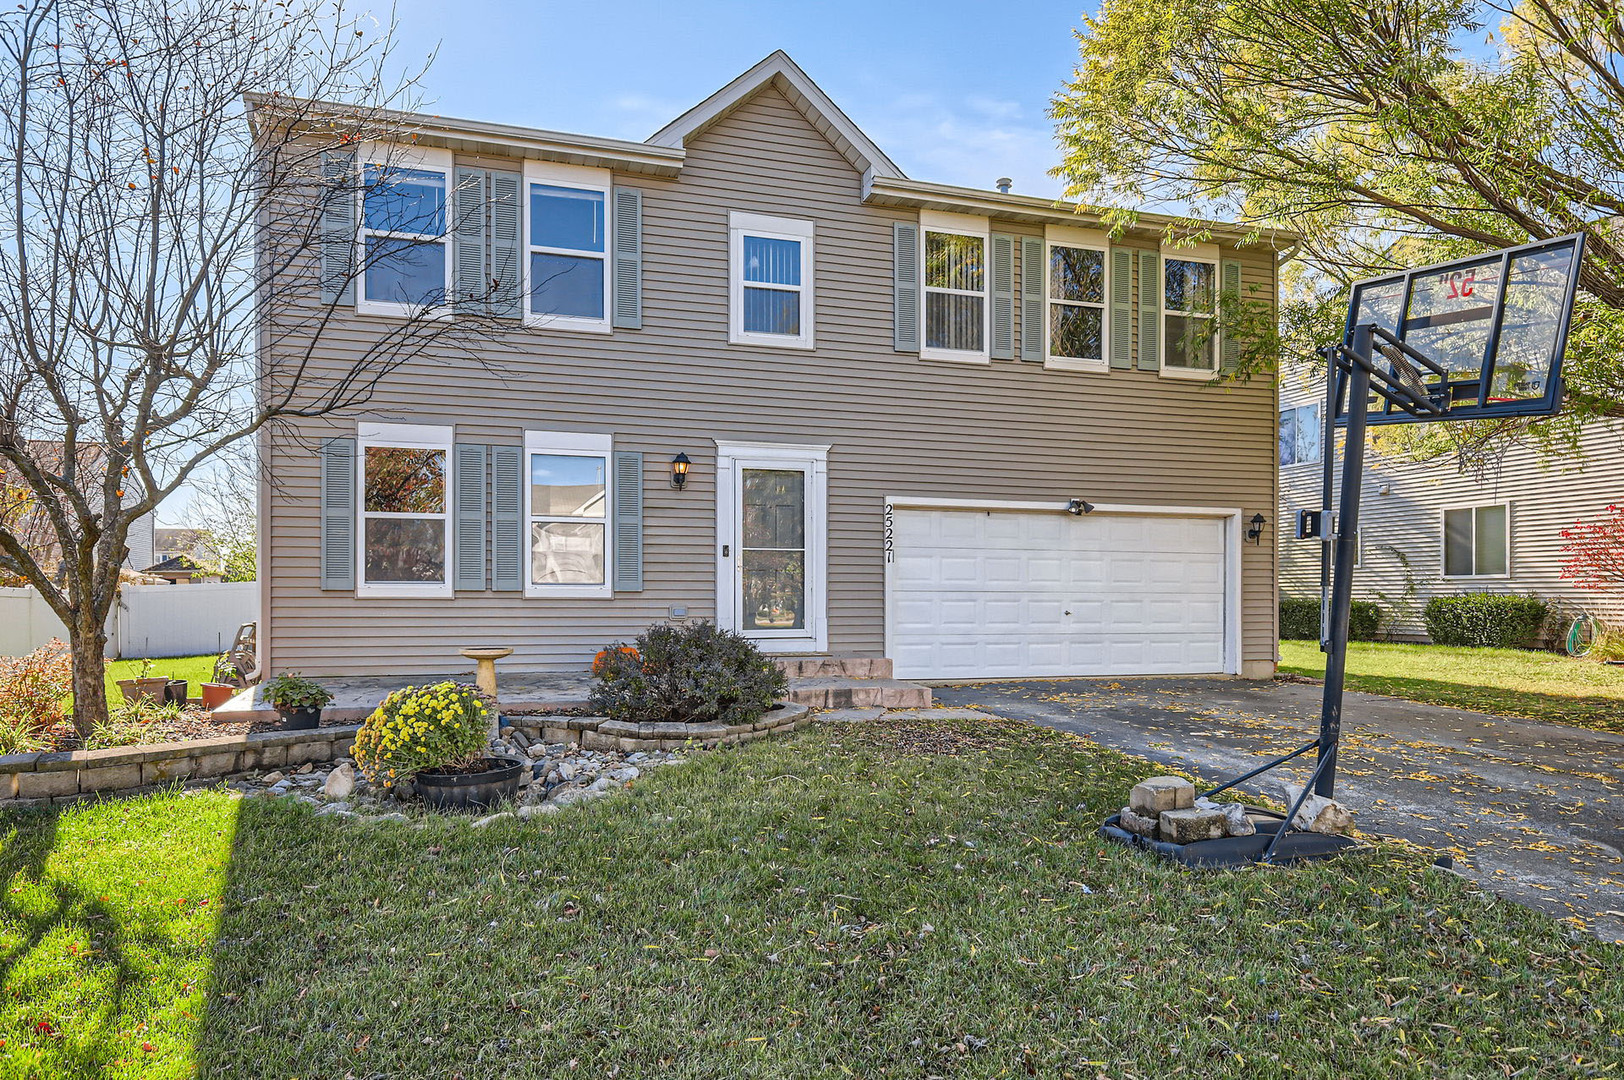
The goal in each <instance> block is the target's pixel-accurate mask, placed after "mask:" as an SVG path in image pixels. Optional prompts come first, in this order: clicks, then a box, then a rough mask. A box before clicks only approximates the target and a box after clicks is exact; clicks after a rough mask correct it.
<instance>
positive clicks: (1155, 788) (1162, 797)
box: [1128, 776, 1195, 817]
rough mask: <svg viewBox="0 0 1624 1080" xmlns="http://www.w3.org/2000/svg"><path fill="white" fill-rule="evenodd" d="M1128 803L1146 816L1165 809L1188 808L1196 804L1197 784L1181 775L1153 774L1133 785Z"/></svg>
mask: <svg viewBox="0 0 1624 1080" xmlns="http://www.w3.org/2000/svg"><path fill="white" fill-rule="evenodd" d="M1128 805H1129V806H1131V807H1133V809H1134V812H1135V813H1139V814H1143V815H1144V816H1146V817H1155V816H1156V815H1157V814H1160V813H1162V812H1163V811H1164V810H1186V809H1189V808H1190V807H1192V806H1194V805H1195V785H1194V784H1192V783H1190V782H1189V781H1188V780H1186V779H1184V778H1183V777H1180V776H1152V777H1150V778H1149V779H1148V780H1141V781H1140V782H1139V783H1137V784H1135V785H1134V786H1133V790H1132V791H1130V792H1129V793H1128Z"/></svg>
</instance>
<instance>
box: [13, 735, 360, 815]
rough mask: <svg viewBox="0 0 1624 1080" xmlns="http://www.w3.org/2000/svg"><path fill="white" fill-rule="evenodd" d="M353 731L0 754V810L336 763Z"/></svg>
mask: <svg viewBox="0 0 1624 1080" xmlns="http://www.w3.org/2000/svg"><path fill="white" fill-rule="evenodd" d="M359 730H360V727H359V725H346V726H343V727H325V728H314V729H310V730H305V731H257V732H251V733H249V734H247V735H227V736H222V737H221V738H217V739H192V740H190V741H187V742H168V743H152V744H150V745H147V746H115V747H111V748H109V749H106V750H73V751H44V752H38V753H30V754H5V755H0V808H8V807H16V806H34V805H40V804H43V803H46V802H50V803H69V802H76V801H78V800H79V799H84V798H89V797H90V796H93V795H96V794H99V793H101V792H108V791H130V790H131V789H142V788H152V789H156V788H159V787H163V786H165V785H169V784H174V783H177V782H179V783H186V784H190V785H195V784H197V783H200V782H203V781H207V780H212V779H214V778H216V777H221V776H227V775H229V774H231V773H238V772H252V771H254V770H256V769H280V768H285V767H289V766H292V767H295V768H296V767H298V766H300V765H303V764H305V763H307V762H309V763H312V764H315V763H319V762H324V761H332V760H334V759H335V758H341V757H344V756H345V755H347V754H348V753H349V752H350V748H351V747H352V746H354V744H355V733H356V732H357V731H359Z"/></svg>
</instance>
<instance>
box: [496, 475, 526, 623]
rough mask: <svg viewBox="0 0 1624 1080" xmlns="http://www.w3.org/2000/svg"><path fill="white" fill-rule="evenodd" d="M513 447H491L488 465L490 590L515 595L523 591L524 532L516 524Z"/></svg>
mask: <svg viewBox="0 0 1624 1080" xmlns="http://www.w3.org/2000/svg"><path fill="white" fill-rule="evenodd" d="M523 455H524V452H523V450H522V449H521V448H520V447H517V446H493V447H491V448H490V462H491V589H492V590H493V591H495V592H519V591H521V590H522V589H523V588H524V542H523V541H524V530H523V528H522V527H521V526H522V524H523V523H522V522H521V521H520V520H519V518H520V513H521V510H522V508H523V503H522V502H520V499H519V495H520V489H519V478H520V476H521V469H520V461H521V459H522V458H523Z"/></svg>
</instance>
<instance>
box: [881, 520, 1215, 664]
mask: <svg viewBox="0 0 1624 1080" xmlns="http://www.w3.org/2000/svg"><path fill="white" fill-rule="evenodd" d="M893 536H894V538H895V551H894V556H893V558H894V562H893V563H892V566H891V572H890V575H889V578H888V582H889V589H890V593H891V595H890V597H889V604H888V609H887V610H888V617H889V618H890V620H891V627H890V629H891V639H892V641H891V655H892V659H893V660H894V661H895V664H896V671H897V673H898V675H899V676H901V677H904V678H909V677H911V678H976V677H989V678H995V677H1023V676H1042V675H1127V674H1181V673H1203V672H1217V671H1222V670H1223V668H1224V663H1225V656H1226V652H1227V650H1226V648H1225V644H1226V643H1225V613H1226V610H1227V609H1226V599H1225V592H1226V581H1225V577H1226V574H1227V573H1228V565H1227V560H1226V558H1225V554H1224V545H1225V536H1226V533H1225V529H1224V525H1223V522H1222V521H1221V520H1219V519H1215V518H1177V517H1161V516H1151V515H1141V516H1133V515H1114V514H1095V515H1085V516H1083V517H1072V516H1068V515H1063V514H1055V513H1047V514H1034V513H992V514H988V513H985V512H977V511H947V510H943V511H923V510H902V511H898V512H897V513H896V515H895V520H894V524H893Z"/></svg>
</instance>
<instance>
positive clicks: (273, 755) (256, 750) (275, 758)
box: [241, 746, 288, 772]
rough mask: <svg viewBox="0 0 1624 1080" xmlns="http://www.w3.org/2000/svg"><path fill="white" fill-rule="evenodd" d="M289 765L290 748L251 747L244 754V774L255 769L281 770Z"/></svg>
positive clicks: (242, 763) (242, 759)
mask: <svg viewBox="0 0 1624 1080" xmlns="http://www.w3.org/2000/svg"><path fill="white" fill-rule="evenodd" d="M287 763H288V748H287V747H285V746H250V747H249V748H248V749H246V750H244V751H243V752H242V758H241V765H242V769H243V771H244V772H251V771H253V770H254V769H280V768H281V767H282V766H284V765H286V764H287Z"/></svg>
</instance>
